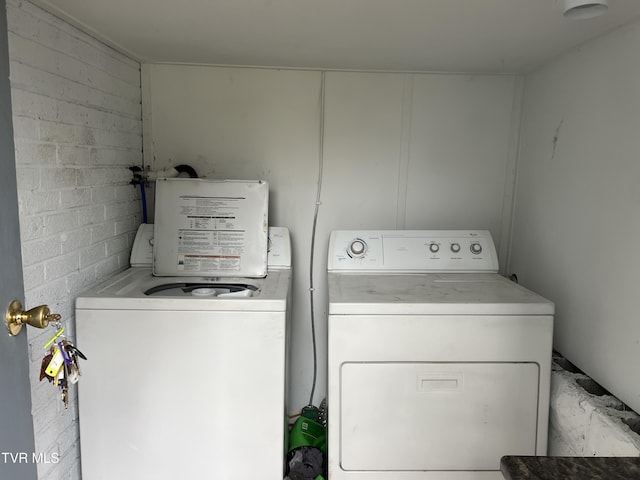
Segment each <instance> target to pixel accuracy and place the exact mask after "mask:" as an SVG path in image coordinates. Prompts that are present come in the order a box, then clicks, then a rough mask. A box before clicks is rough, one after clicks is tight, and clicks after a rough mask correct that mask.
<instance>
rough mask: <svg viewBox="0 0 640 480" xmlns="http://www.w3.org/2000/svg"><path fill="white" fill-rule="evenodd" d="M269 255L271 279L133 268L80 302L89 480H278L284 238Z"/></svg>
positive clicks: (285, 312)
mask: <svg viewBox="0 0 640 480" xmlns="http://www.w3.org/2000/svg"><path fill="white" fill-rule="evenodd" d="M143 233H144V234H143ZM140 238H141V239H142V240H143V241H145V242H147V244H148V242H149V240H150V232H149V229H148V228H147V231H146V232H143V231H142V230H141V235H140ZM269 246H270V248H269V252H268V261H267V274H266V276H265V277H263V278H247V277H233V276H228V277H212V276H194V275H193V274H192V275H191V276H188V277H185V276H169V277H157V276H154V275H152V269H151V265H147V266H136V267H131V268H129V269H128V270H126V271H124V272H122V273H120V274H118V275H116V276H114V277H113V278H111V279H109V280H108V281H106V282H104V283H103V284H101V285H99V286H97V287H95V288H92V289H91V290H89V291H87V292H85V293H84V294H82V295H81V296H79V297H78V298H77V300H76V337H77V344H78V345H79V346H81V348H82V351H83V352H84V353H85V354H86V355H87V357H88V361H86V362H83V363H82V377H81V379H80V382H79V383H78V403H79V416H80V444H81V455H82V458H81V460H82V462H81V463H82V466H81V468H82V476H83V478H86V479H91V480H112V479H115V478H119V479H138V480H147V479H148V480H151V479H153V480H175V479H178V478H184V479H195V478H220V479H225V480H246V479H247V478H274V479H275V478H282V476H283V472H284V465H285V464H284V461H285V455H286V436H287V416H286V412H287V409H286V398H287V378H288V372H287V368H288V361H287V355H288V347H287V343H288V338H289V320H288V316H289V306H290V300H291V295H290V290H291V251H290V240H289V232H288V230H287V229H286V228H276V227H270V228H269ZM134 251H137V250H136V249H135V248H134ZM146 256H147V257H148V255H146ZM141 257H142V258H144V257H145V255H141ZM142 263H143V262H142ZM142 263H140V262H135V264H136V265H141V264H142ZM132 264H134V262H133V260H132Z"/></svg>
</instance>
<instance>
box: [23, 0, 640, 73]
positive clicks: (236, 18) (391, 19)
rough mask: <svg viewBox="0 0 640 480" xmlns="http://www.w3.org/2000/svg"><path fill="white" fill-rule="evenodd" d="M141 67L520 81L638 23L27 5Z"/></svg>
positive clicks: (379, 10)
mask: <svg viewBox="0 0 640 480" xmlns="http://www.w3.org/2000/svg"><path fill="white" fill-rule="evenodd" d="M32 1H33V3H35V4H36V5H39V6H41V7H42V8H44V9H46V10H48V11H49V12H51V13H53V14H55V15H57V16H59V17H62V18H64V19H65V20H67V21H68V22H70V23H72V24H73V25H75V26H77V27H79V28H81V29H82V30H84V31H85V32H87V33H89V34H91V35H93V36H95V37H97V38H99V39H100V40H102V41H103V42H105V43H106V44H108V45H111V46H112V47H114V48H116V49H117V50H119V51H121V52H123V53H126V54H127V55H129V56H131V57H133V58H134V59H136V60H139V61H141V62H143V63H187V64H210V65H243V66H267V67H283V68H311V69H330V70H335V69H337V70H342V69H346V70H385V71H386V70H389V71H429V72H468V73H486V72H491V73H523V72H526V71H530V70H532V69H534V68H536V67H537V66H539V65H541V64H543V63H545V62H547V61H549V60H550V59H552V58H554V57H556V56H558V55H559V54H561V53H562V52H564V51H567V50H569V49H571V48H573V47H576V46H578V45H580V44H581V43H583V42H585V41H587V40H589V39H591V38H594V37H597V36H599V35H602V34H604V33H607V32H610V31H612V30H614V29H616V28H619V27H620V26H622V25H625V24H627V23H632V22H634V21H637V20H639V19H640V1H638V0H609V11H608V12H607V13H606V14H605V15H603V16H600V17H597V18H593V19H588V20H567V19H565V18H564V17H563V15H562V8H561V7H562V1H563V0H181V1H176V0H32Z"/></svg>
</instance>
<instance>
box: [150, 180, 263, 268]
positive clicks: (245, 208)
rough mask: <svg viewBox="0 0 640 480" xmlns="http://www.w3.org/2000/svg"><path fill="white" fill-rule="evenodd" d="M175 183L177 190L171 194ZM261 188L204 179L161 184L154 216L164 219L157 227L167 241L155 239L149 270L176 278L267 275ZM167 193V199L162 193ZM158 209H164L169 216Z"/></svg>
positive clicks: (241, 183) (252, 184)
mask: <svg viewBox="0 0 640 480" xmlns="http://www.w3.org/2000/svg"><path fill="white" fill-rule="evenodd" d="M174 185H178V186H179V187H180V189H178V190H177V191H173V190H175V187H174ZM263 185H264V182H260V183H258V182H249V183H244V182H211V181H209V182H205V181H203V180H200V181H197V182H196V181H193V180H191V182H190V183H187V184H184V185H181V184H175V183H174V182H166V183H160V184H159V188H158V197H159V199H160V202H159V205H158V207H157V209H158V210H157V213H156V216H157V217H158V216H159V217H160V218H161V219H163V220H167V221H168V223H161V224H160V225H159V229H160V230H161V235H167V234H168V235H170V237H171V243H169V244H167V243H166V241H165V240H166V239H165V237H156V240H155V241H156V247H157V249H156V252H155V256H154V270H160V271H161V272H162V271H164V268H165V267H167V268H168V269H169V271H170V272H171V271H172V272H174V273H175V274H177V275H242V276H260V275H264V274H266V245H267V240H266V228H267V222H266V214H267V197H266V194H267V192H268V188H267V189H265V188H266V185H264V186H263ZM166 186H168V188H165V187H166ZM256 186H261V188H259V189H256ZM167 189H168V190H172V192H171V193H172V195H162V194H163V190H167ZM176 193H177V194H176ZM166 196H169V200H167V199H166V198H165V197H166ZM160 207H161V208H162V209H169V214H166V212H165V213H164V214H163V211H161V210H159V208H160ZM158 224H159V222H158V220H156V225H158ZM165 255H168V257H167V256H165ZM168 258H173V261H172V263H173V265H167V263H168ZM156 264H159V265H160V268H159V269H158V268H155V267H156ZM263 271H264V273H261V272H263ZM156 274H160V275H162V274H163V273H156ZM169 274H170V273H169Z"/></svg>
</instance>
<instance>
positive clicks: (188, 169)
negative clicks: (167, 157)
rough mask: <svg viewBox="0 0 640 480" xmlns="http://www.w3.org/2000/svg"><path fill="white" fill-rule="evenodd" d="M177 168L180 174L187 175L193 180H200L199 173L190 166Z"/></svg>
mask: <svg viewBox="0 0 640 480" xmlns="http://www.w3.org/2000/svg"><path fill="white" fill-rule="evenodd" d="M173 168H175V169H176V170H177V171H178V172H179V173H187V174H189V177H191V178H198V173H197V172H196V171H195V170H194V168H193V167H191V166H190V165H178V166H176V167H173Z"/></svg>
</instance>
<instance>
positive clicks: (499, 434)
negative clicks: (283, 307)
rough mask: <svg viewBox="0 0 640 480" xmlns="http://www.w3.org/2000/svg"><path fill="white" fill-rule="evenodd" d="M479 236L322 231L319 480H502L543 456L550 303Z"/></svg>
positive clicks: (489, 241)
mask: <svg viewBox="0 0 640 480" xmlns="http://www.w3.org/2000/svg"><path fill="white" fill-rule="evenodd" d="M497 271H498V262H497V256H496V251H495V247H494V244H493V241H492V239H491V236H490V234H489V232H486V231H335V232H333V233H332V234H331V240H330V244H329V256H328V285H329V319H328V322H329V325H328V345H329V352H328V394H327V400H328V412H329V413H328V473H329V480H356V479H367V480H436V479H437V480H489V479H496V480H497V479H502V475H501V474H500V458H501V457H502V456H503V455H545V454H546V450H547V422H548V411H549V389H550V386H549V384H550V374H551V351H552V333H553V315H554V305H553V304H552V303H551V302H549V301H548V300H546V299H544V298H542V297H540V296H538V295H536V294H535V293H533V292H531V291H529V290H527V289H525V288H523V287H521V286H519V285H517V284H516V283H514V282H512V281H510V280H508V279H506V278H504V277H503V276H501V275H499V274H498V273H497Z"/></svg>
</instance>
